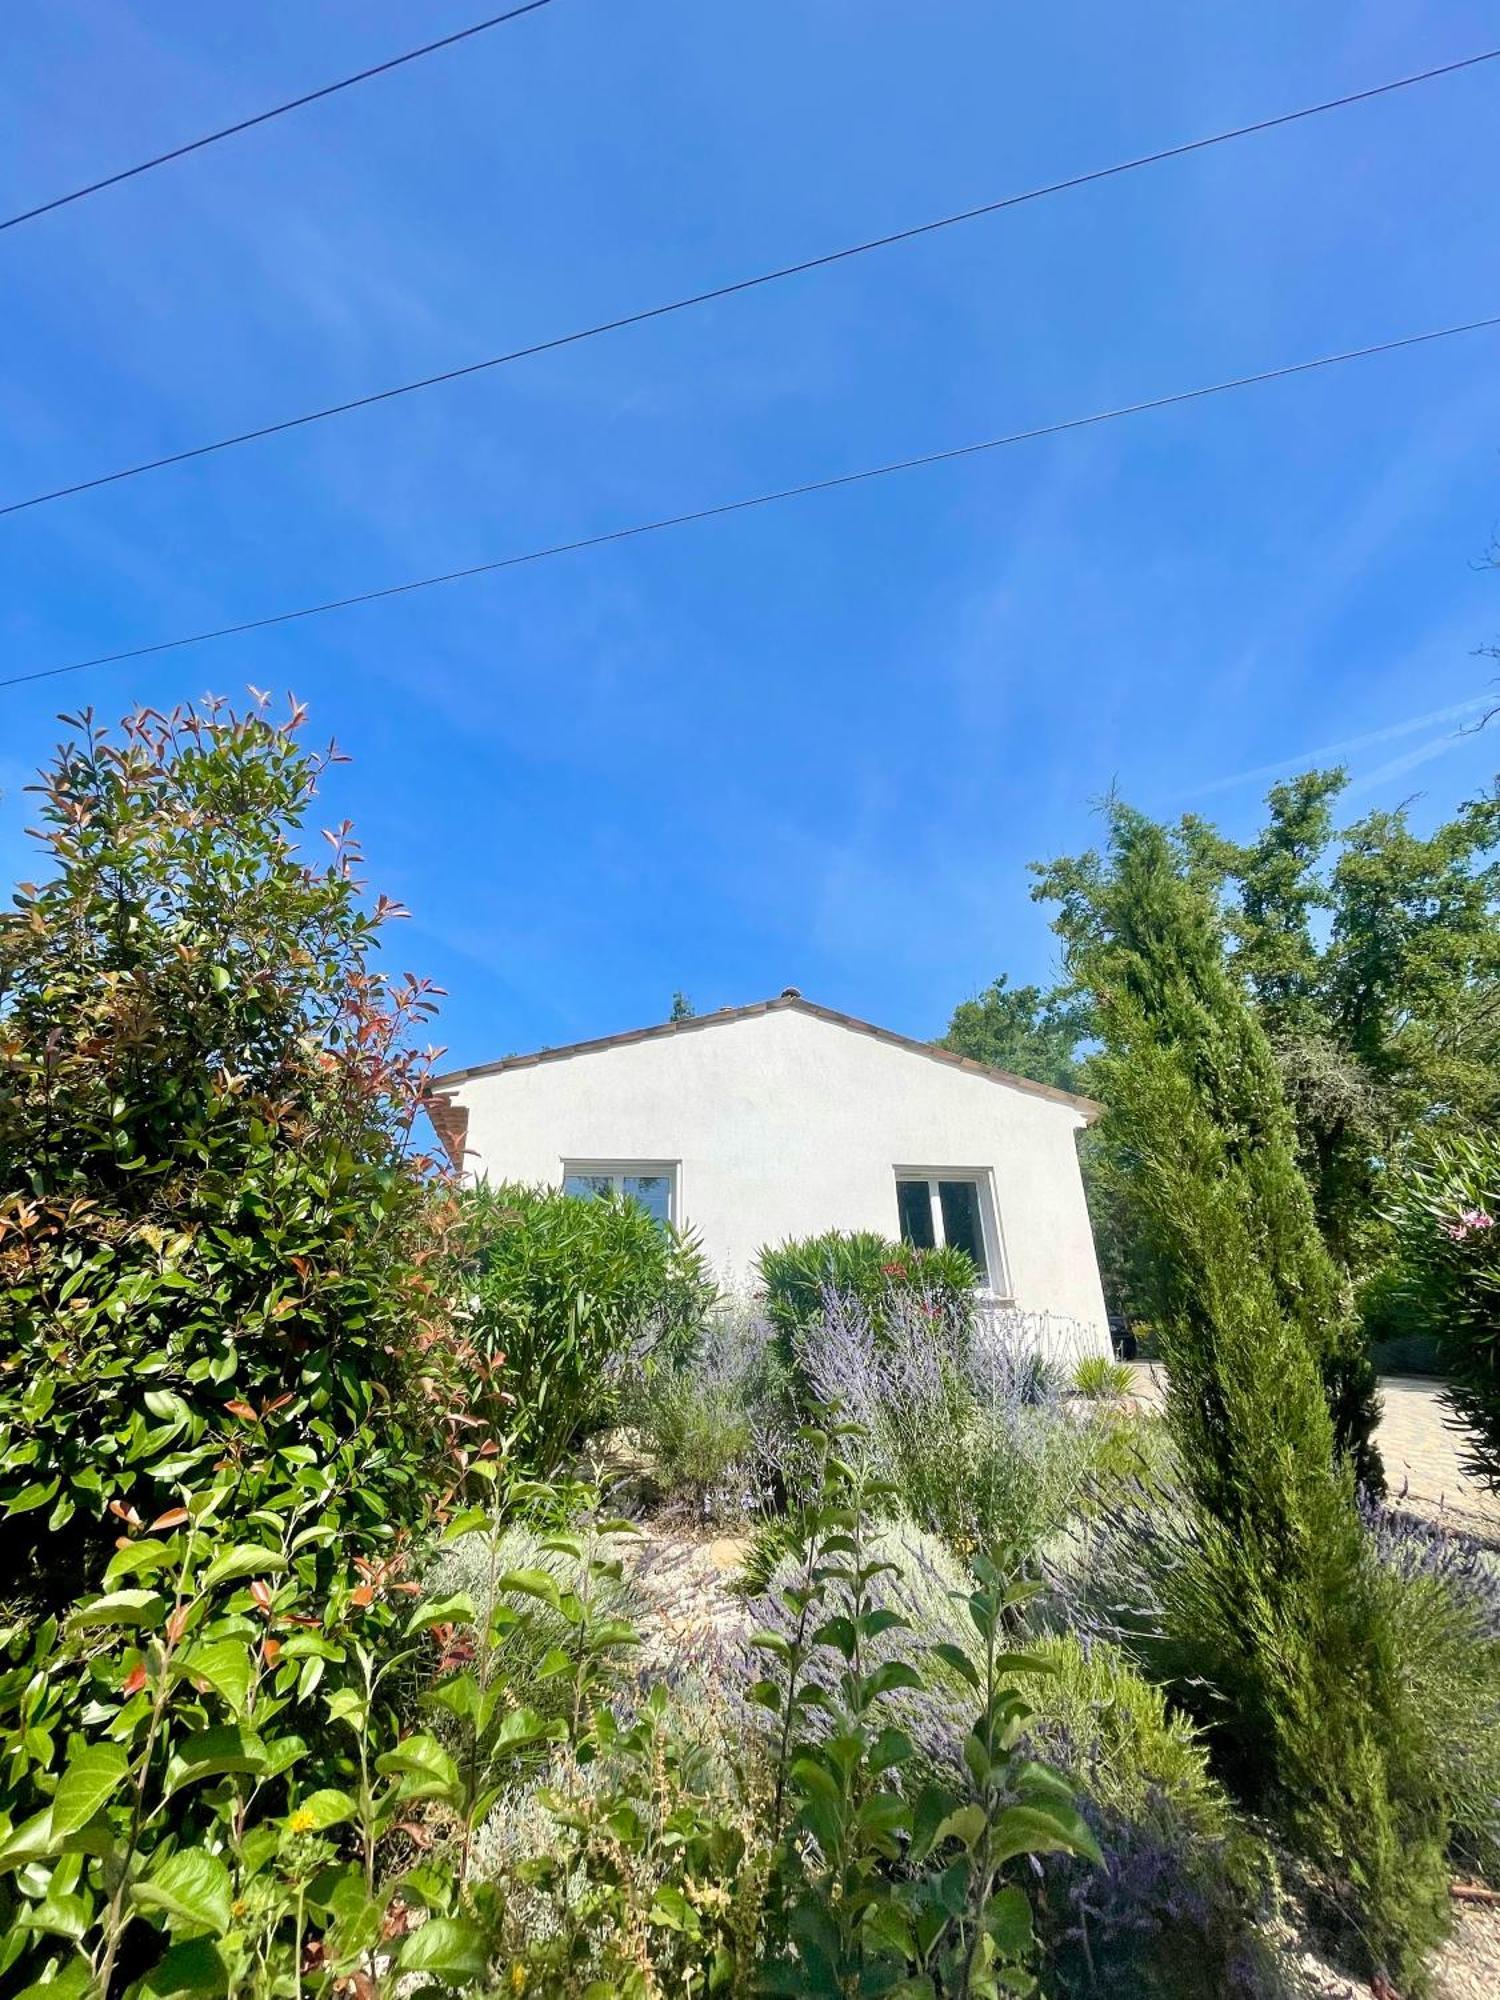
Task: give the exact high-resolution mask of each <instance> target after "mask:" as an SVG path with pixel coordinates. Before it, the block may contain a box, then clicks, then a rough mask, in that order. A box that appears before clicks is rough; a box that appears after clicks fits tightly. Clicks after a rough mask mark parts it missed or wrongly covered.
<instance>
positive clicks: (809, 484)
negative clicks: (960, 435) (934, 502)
mask: <svg viewBox="0 0 1500 2000" xmlns="http://www.w3.org/2000/svg"><path fill="white" fill-rule="evenodd" d="M1497 326H1500V313H1496V314H1494V315H1492V316H1491V317H1489V318H1486V319H1474V320H1466V321H1464V322H1463V323H1462V324H1460V325H1457V326H1443V327H1436V328H1432V329H1430V330H1429V331H1427V332H1424V333H1408V334H1403V335H1400V336H1399V337H1398V338H1396V339H1393V340H1382V341H1377V342H1375V343H1374V344H1373V345H1371V346H1369V347H1353V348H1346V349H1344V350H1343V351H1342V352H1340V353H1337V354H1320V355H1317V356H1315V357H1314V358H1313V359H1312V360H1310V361H1292V362H1287V363H1284V364H1283V365H1282V366H1281V367H1279V368H1267V369H1262V370H1261V371H1260V372H1259V373H1257V374H1254V375H1237V376H1234V377H1233V378H1232V379H1230V380H1229V381H1226V382H1210V383H1207V384H1205V385H1203V386H1200V387H1199V388H1196V389H1178V390H1175V391H1173V392H1172V393H1171V394H1169V395H1165V396H1151V397H1148V398H1146V399H1145V400H1144V401H1142V402H1138V403H1123V404H1120V405H1118V406H1117V407H1115V408H1114V409H1109V410H1095V411H1093V412H1091V413H1090V414H1089V415H1088V416H1083V417H1065V418H1062V419H1060V420H1059V421H1058V422H1055V423H1050V424H1037V425H1034V426H1033V427H1032V428H1031V429H1029V430H1021V431H1010V432H1007V433H1006V434H1005V435H1004V436H1002V437H992V438H982V439H980V440H978V441H977V442H976V443H972V444H961V445H951V446H949V447H948V448H947V449H946V450H942V451H928V452H922V453H921V454H919V455H918V456H917V457H915V458H902V459H895V460H892V461H891V462H890V463H888V464H885V465H872V466H865V467H862V468H861V469H860V470H859V471H857V472H840V473H835V474H833V475H832V476H831V477H829V478H826V479H809V480H806V481H803V482H802V483H801V484H799V485H796V486H782V487H779V488H777V489H776V490H775V491H773V492H769V493H755V494H750V495H748V496H747V497H745V498H742V499H739V500H721V501H719V502H718V503H717V504H716V505H714V506H711V507H695V508H693V509H692V510H691V511H690V512H688V513H683V514H668V515H664V516H662V517H661V518H660V519H658V520H654V521H638V522H636V523H634V524H633V525H632V526H630V527H626V528H610V529H606V530H605V531H604V532H603V533H602V534H597V535H580V536H578V537H576V538H575V539H574V540H572V541H567V542H552V543H549V544H548V545H547V546H546V547H543V548H537V549H528V550H526V551H525V552H524V553H522V554H519V555H512V556H500V557H498V558H496V559H495V560H494V561H492V562H482V563H471V564H469V565H468V566H467V567H466V568H463V569H450V570H446V571H444V572H443V573H442V574H441V575H438V576H423V577H417V578H414V579H411V580H409V581H407V582H405V583H390V584H386V585H384V586H383V587H382V588H380V589H378V590H362V591H358V592H356V593H355V594H353V595H352V596H348V597H333V598H328V599H326V600H325V601H324V602H323V603H321V604H305V605H302V606H300V607H299V608H298V609H296V610H294V611H275V612H271V613H269V614H268V615H266V616H264V617H260V618H246V619H242V620H241V621H240V622H239V623H238V624H234V625H219V626H216V627H214V628H213V629H212V630H210V631H206V632H191V633H188V634H186V635H184V636H183V637H181V638H177V639H158V640H156V641H154V642H153V643H152V644H150V645H146V646H130V647H127V648H125V649H124V650H123V651H120V652H115V653H98V654H95V655H94V657H93V658H92V659H87V660H74V661H71V662H70V663H69V664H68V665H67V666H61V667H42V668H39V669H37V670H36V671H35V672H33V673H28V674H12V675H10V676H9V677H8V678H6V679H4V680H0V688H7V687H20V686H22V685H24V684H25V683H27V682H30V681H45V680H55V679H57V678H58V677H59V676H60V675H63V674H80V673H83V672H84V671H85V670H86V669H88V668H91V667H109V666H116V665H119V664H122V663H123V662H125V661H127V660H144V659H149V658H150V657H152V656H153V655H155V654H158V653H175V652H180V651H182V650H184V649H185V648H187V647H191V646H206V645H208V644H210V643H211V642H212V641H214V640H218V639H233V638H238V637H240V636H241V635H243V634H244V633H247V632H264V631H268V630H269V629H270V628H271V627H273V626H277V625H291V624H294V623H296V622H297V621H299V620H301V619H304V618H321V617H324V616H326V615H327V614H329V613H330V612H334V611H348V610H351V609H352V608H353V607H354V606H355V605H359V604H376V603H379V602H380V601H381V600H382V599H385V598H391V597H407V596H410V595H411V594H412V593H414V592H416V591H419V590H433V589H436V588H437V587H438V586H439V585H440V584H448V583H461V582H464V581H465V580H467V579H468V578H470V577H475V576H489V575H493V574H494V573H495V572H496V571H498V570H505V569H519V568H521V567H522V566H523V565H525V564H529V563H538V562H547V561H549V560H551V559H552V558H553V557H554V556H564V555H575V554H577V553H579V552H580V551H581V550H584V549H598V548H604V547H605V546H606V545H608V544H609V543H612V542H627V541H633V540H635V539H636V538H637V537H639V536H642V535H656V534H661V533H663V532H664V531H665V530H667V529H669V528H685V527H688V526H689V525H691V524H692V523H694V522H698V521H714V520H721V519H722V518H723V517H724V516H725V515H728V514H743V513H747V512H749V511H750V510H751V509H752V508H757V507H771V506H775V505H777V504H778V503H779V502H781V501H783V500H800V499H803V498H805V497H807V496H808V495H810V494H814V493H832V492H835V491H837V490H839V489H840V488H842V487H847V486H858V485H862V484H864V483H866V482H868V481H870V480H874V479H886V478H889V477H890V476H891V475H892V474H894V473H898V472H914V471H917V470H918V469H919V468H921V467H924V466H931V465H948V464H952V463H953V462H954V461H955V460H958V459H964V458H974V457H977V456H978V455H979V454H980V453H982V452H990V451H1000V450H1002V449H1003V448H1004V447H1006V446H1008V445H1016V444H1027V443H1030V442H1033V441H1034V440H1036V439H1038V438H1050V437H1060V436H1062V435H1063V434H1064V433H1065V432H1068V431H1081V430H1088V429H1091V428H1093V427H1094V426H1096V425H1099V424H1109V423H1114V422H1116V421H1117V420H1118V419H1119V418H1121V417H1136V416H1143V415H1145V414H1146V413H1147V412H1148V411H1153V410H1167V409H1172V408H1175V407H1177V406H1180V405H1181V404H1184V403H1196V402H1201V401H1203V400H1204V399H1205V398H1206V397H1209V396H1223V395H1227V394H1228V393H1229V392H1230V391H1231V390H1235V389H1249V388H1254V387H1257V386H1259V385H1260V384H1262V383H1266V382H1280V381H1284V380H1286V378H1287V377H1289V376H1293V375H1308V374H1311V373H1313V372H1314V371H1315V370H1317V369H1323V368H1336V367H1339V366H1341V365H1342V364H1343V363H1344V362H1346V361H1366V360H1369V359H1371V358H1372V357H1374V356H1375V355H1379V354H1394V353H1396V352H1397V351H1398V350H1400V349H1402V348H1408V347H1424V346H1429V345H1431V344H1432V343H1433V342H1434V341H1439V340H1452V339H1453V338H1455V336H1457V335H1459V334H1465V333H1478V332H1481V331H1484V330H1488V329H1490V328H1493V327H1497Z"/></svg>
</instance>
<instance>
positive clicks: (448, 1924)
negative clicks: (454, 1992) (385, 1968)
mask: <svg viewBox="0 0 1500 2000" xmlns="http://www.w3.org/2000/svg"><path fill="white" fill-rule="evenodd" d="M397 1965H398V1967H399V1969H400V1970H401V1971H402V1972H430V1973H432V1974H433V1976H434V1977H435V1978H438V1979H441V1980H442V1981H444V1983H445V1984H446V1985H449V1986H469V1985H477V1984H478V1983H479V1981H480V1980H482V1979H483V1978H484V1976H485V1974H486V1972H487V1971H488V1969H489V1953H488V1952H487V1951H486V1950H485V1944H484V1934H483V1932H482V1931H481V1930H480V1928H479V1926H478V1925H477V1924H472V1923H470V1922H469V1921H468V1919H467V1918H466V1917H430V1918H429V1919H428V1921H427V1922H426V1923H425V1924H423V1926H422V1928H421V1929H420V1930H416V1931H413V1932H412V1933H411V1935H410V1936H409V1937H408V1938H407V1940H406V1942H405V1943H404V1944H403V1945H402V1947H401V1956H400V1958H399V1959H398V1960H397Z"/></svg>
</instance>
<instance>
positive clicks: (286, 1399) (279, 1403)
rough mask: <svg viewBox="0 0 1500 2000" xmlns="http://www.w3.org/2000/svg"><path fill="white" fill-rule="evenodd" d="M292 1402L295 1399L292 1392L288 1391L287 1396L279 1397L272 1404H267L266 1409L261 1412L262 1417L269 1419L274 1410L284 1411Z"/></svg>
mask: <svg viewBox="0 0 1500 2000" xmlns="http://www.w3.org/2000/svg"><path fill="white" fill-rule="evenodd" d="M292 1400H293V1398H292V1395H291V1392H290V1391H288V1392H287V1394H286V1395H284V1396H277V1397H276V1398H275V1399H274V1400H273V1401H272V1402H269V1403H267V1404H266V1407H265V1408H264V1409H263V1410H262V1411H261V1416H262V1417H263V1418H264V1417H268V1416H270V1414H271V1412H272V1411H273V1410H284V1409H285V1408H286V1406H287V1404H288V1403H290V1402H291V1401H292Z"/></svg>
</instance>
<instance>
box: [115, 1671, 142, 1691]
mask: <svg viewBox="0 0 1500 2000" xmlns="http://www.w3.org/2000/svg"><path fill="white" fill-rule="evenodd" d="M145 1685H146V1669H145V1667H144V1666H142V1665H137V1666H134V1667H132V1668H131V1669H130V1672H129V1673H128V1674H127V1675H126V1676H125V1678H124V1680H123V1681H122V1682H121V1683H120V1692H121V1694H124V1695H132V1694H139V1693H140V1691H141V1689H142V1688H143V1687H144V1686H145Z"/></svg>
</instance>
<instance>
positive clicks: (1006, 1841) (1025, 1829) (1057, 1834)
mask: <svg viewBox="0 0 1500 2000" xmlns="http://www.w3.org/2000/svg"><path fill="white" fill-rule="evenodd" d="M1053 1853H1064V1854H1082V1855H1084V1856H1085V1857H1086V1858H1087V1859H1088V1860H1090V1861H1093V1862H1095V1863H1097V1862H1099V1861H1100V1860H1101V1859H1102V1858H1103V1857H1102V1856H1101V1855H1100V1853H1099V1845H1098V1842H1097V1841H1096V1840H1095V1839H1094V1836H1093V1834H1092V1833H1091V1832H1090V1831H1089V1829H1088V1826H1087V1825H1086V1823H1085V1822H1084V1820H1083V1819H1082V1818H1081V1817H1080V1815H1079V1814H1078V1813H1077V1812H1075V1811H1074V1810H1073V1809H1072V1808H1071V1807H1070V1806H1059V1805H1050V1804H1049V1805H1035V1806H1007V1807H1006V1808H1005V1810H1004V1812H1002V1813H1001V1814H1000V1816H999V1818H998V1819H997V1820H996V1821H995V1827H994V1832H993V1833H992V1835H991V1838H990V1857H991V1859H992V1860H993V1861H994V1863H995V1865H996V1867H1000V1866H1001V1865H1002V1864H1003V1863H1005V1862H1007V1861H1009V1860H1011V1859H1013V1857H1014V1856H1016V1855H1017V1854H1053Z"/></svg>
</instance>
